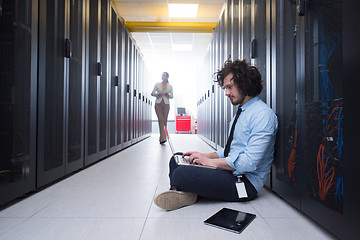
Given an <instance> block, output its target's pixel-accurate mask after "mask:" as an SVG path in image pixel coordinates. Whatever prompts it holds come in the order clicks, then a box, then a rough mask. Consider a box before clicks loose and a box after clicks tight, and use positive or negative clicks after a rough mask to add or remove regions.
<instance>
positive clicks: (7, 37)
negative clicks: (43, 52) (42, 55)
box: [0, 0, 38, 205]
mask: <svg viewBox="0 0 360 240" xmlns="http://www.w3.org/2000/svg"><path fill="white" fill-rule="evenodd" d="M37 5H38V2H37V1H34V0H33V1H21V2H15V1H2V13H1V14H0V32H1V35H0V75H1V88H0V96H1V97H0V112H1V118H0V129H1V130H0V143H1V144H0V149H1V160H0V205H2V204H4V203H6V202H8V201H11V200H13V199H15V198H17V197H20V196H22V195H23V194H25V193H27V192H30V191H31V190H33V189H35V177H36V175H35V173H36V159H35V158H36V85H37V23H38V22H37V16H38V13H37ZM34 6H35V7H34ZM33 9H36V10H34V11H33Z"/></svg>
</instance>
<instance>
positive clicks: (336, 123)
mask: <svg viewBox="0 0 360 240" xmlns="http://www.w3.org/2000/svg"><path fill="white" fill-rule="evenodd" d="M305 9H306V12H304V16H303V17H300V16H299V17H298V20H299V21H298V22H299V25H300V26H301V28H302V30H303V32H304V35H305V36H304V38H305V42H304V45H301V46H300V47H302V46H303V47H304V48H305V49H303V52H304V53H305V58H303V62H301V63H300V64H302V65H303V66H304V67H305V68H304V69H305V71H304V73H305V75H304V77H303V78H300V79H299V81H300V83H299V84H301V87H302V88H301V89H299V90H300V97H301V99H302V101H300V104H301V106H300V111H299V112H300V114H301V115H300V116H298V119H299V120H300V121H301V128H300V130H301V132H300V134H301V135H302V136H303V138H302V139H301V140H302V141H301V146H302V148H300V150H301V155H300V156H301V158H302V159H304V160H305V161H304V174H305V176H306V178H304V183H305V192H304V198H303V201H302V209H303V211H304V212H305V213H307V214H309V215H310V216H311V217H313V218H314V219H316V220H317V221H318V222H320V223H321V224H322V225H323V226H325V227H326V228H327V229H329V230H330V231H331V232H333V233H335V234H336V235H337V236H338V237H339V238H346V237H345V236H348V237H350V235H348V231H347V230H345V227H346V226H347V224H346V222H345V221H344V218H346V217H347V213H349V212H345V211H344V210H345V209H346V208H345V206H346V202H347V199H346V195H344V187H346V185H345V186H344V171H343V169H344V164H346V163H345V161H344V140H343V131H344V112H345V111H344V95H343V81H344V79H343V75H342V69H343V61H342V59H343V58H342V56H343V30H342V28H343V17H342V16H343V10H342V1H332V2H326V1H325V2H324V1H321V0H315V1H308V2H307V5H306V8H305ZM347 130H349V129H347ZM350 131H351V130H350ZM345 184H349V183H348V182H345ZM350 184H351V183H350ZM350 188H351V187H350ZM348 207H349V205H348ZM347 209H348V210H349V209H351V208H347ZM350 211H351V210H350Z"/></svg>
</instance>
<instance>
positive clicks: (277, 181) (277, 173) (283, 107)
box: [272, 1, 300, 208]
mask: <svg viewBox="0 0 360 240" xmlns="http://www.w3.org/2000/svg"><path fill="white" fill-rule="evenodd" d="M273 7H275V8H276V15H274V16H273V22H276V23H277V24H276V28H274V29H273V34H274V35H275V41H276V45H275V47H274V48H273V50H272V51H273V53H272V54H273V55H274V56H276V62H274V63H273V71H274V72H276V78H275V81H276V94H275V95H276V115H277V117H278V123H279V126H278V133H277V139H276V151H275V158H274V164H273V166H272V188H273V190H274V191H275V192H277V193H278V194H279V195H280V196H282V197H284V198H285V199H286V200H287V201H289V202H290V203H291V204H293V205H294V206H295V207H297V208H300V195H299V190H298V187H299V179H298V178H299V176H300V175H299V164H298V122H297V120H296V119H297V118H296V51H295V49H296V45H295V44H296V40H297V37H296V32H294V31H295V28H296V3H295V2H292V1H284V2H283V1H277V2H276V5H273ZM294 33H295V34H294Z"/></svg>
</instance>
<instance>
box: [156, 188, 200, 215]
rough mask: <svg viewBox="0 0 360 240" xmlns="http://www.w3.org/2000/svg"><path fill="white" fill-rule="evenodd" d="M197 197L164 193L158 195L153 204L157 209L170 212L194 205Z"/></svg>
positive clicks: (191, 194) (171, 192)
mask: <svg viewBox="0 0 360 240" xmlns="http://www.w3.org/2000/svg"><path fill="white" fill-rule="evenodd" d="M196 200H197V195H196V194H195V193H189V192H181V191H173V190H170V191H165V192H162V193H160V194H158V195H157V196H156V197H155V199H154V203H155V204H156V206H158V207H159V208H162V209H165V210H168V211H171V210H175V209H178V208H182V207H185V206H188V205H191V204H194V203H196Z"/></svg>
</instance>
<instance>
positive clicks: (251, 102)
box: [238, 96, 259, 112]
mask: <svg viewBox="0 0 360 240" xmlns="http://www.w3.org/2000/svg"><path fill="white" fill-rule="evenodd" d="M258 100H259V97H258V96H255V97H253V98H252V99H250V100H249V101H247V102H246V103H245V104H244V105H243V106H241V109H242V112H243V111H245V110H246V109H247V108H248V107H249V106H251V105H252V104H253V103H254V102H257V101H258ZM238 106H240V105H238Z"/></svg>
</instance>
